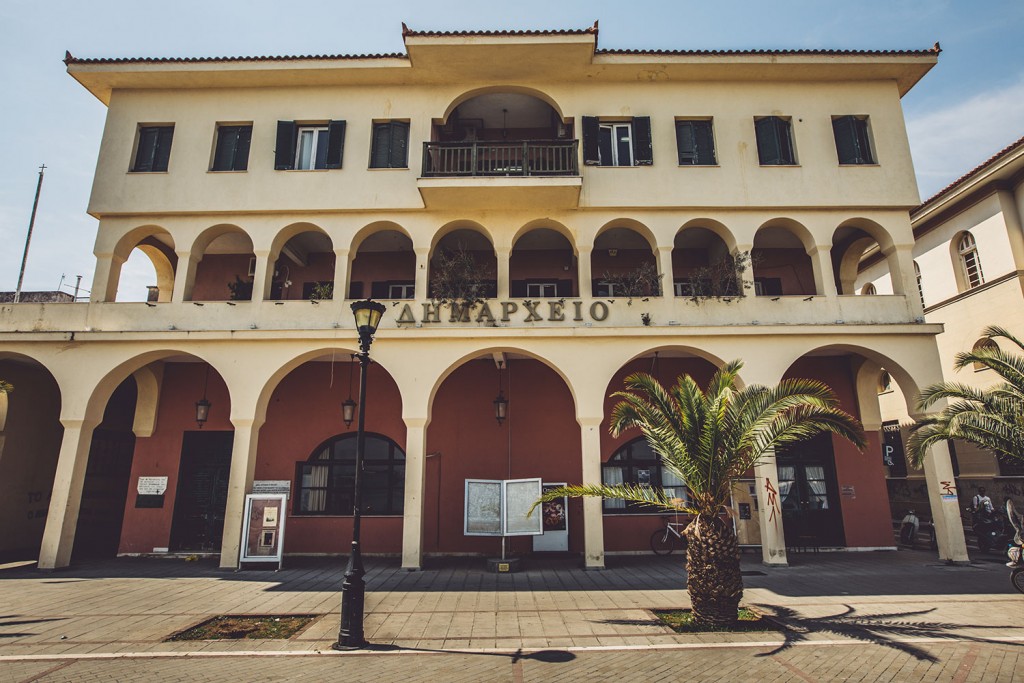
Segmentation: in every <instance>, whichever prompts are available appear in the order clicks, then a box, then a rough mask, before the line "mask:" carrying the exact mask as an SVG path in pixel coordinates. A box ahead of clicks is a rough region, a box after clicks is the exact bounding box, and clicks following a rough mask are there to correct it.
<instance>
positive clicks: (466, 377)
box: [424, 359, 583, 555]
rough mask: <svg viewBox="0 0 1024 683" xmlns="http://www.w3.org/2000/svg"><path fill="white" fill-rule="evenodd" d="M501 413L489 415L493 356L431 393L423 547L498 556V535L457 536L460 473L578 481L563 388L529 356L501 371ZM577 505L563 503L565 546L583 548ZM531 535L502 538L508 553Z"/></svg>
mask: <svg viewBox="0 0 1024 683" xmlns="http://www.w3.org/2000/svg"><path fill="white" fill-rule="evenodd" d="M502 374H503V377H502V381H503V388H504V391H505V396H506V397H507V398H508V401H509V405H508V419H507V420H506V421H505V423H504V424H503V425H499V424H498V423H497V420H495V418H494V405H493V403H492V402H493V401H494V398H495V397H496V396H497V394H498V371H497V368H496V366H495V364H494V361H493V360H490V359H487V360H473V361H469V362H467V363H465V364H464V365H462V366H461V367H459V368H458V369H457V370H455V371H454V372H453V373H452V374H451V375H450V376H449V377H448V378H447V379H446V380H445V381H444V383H443V384H442V385H441V387H440V388H439V389H438V391H437V395H436V397H435V399H434V406H433V411H432V421H431V423H430V426H429V428H428V430H427V453H429V454H432V453H437V454H438V455H435V456H433V457H430V458H428V460H427V463H428V464H427V472H426V492H425V496H424V501H425V506H424V517H425V519H424V522H425V524H424V550H425V552H428V553H429V552H445V553H481V554H487V555H497V554H498V553H499V552H500V549H501V541H500V539H498V538H492V537H479V536H464V535H463V507H464V499H465V480H466V479H510V478H511V479H518V478H527V477H541V478H542V479H543V480H544V481H550V482H567V483H579V482H580V480H581V479H582V465H581V450H580V429H579V425H578V423H577V422H576V410H575V406H574V404H573V400H572V395H571V394H570V393H569V389H568V387H566V385H565V382H563V381H562V379H561V377H559V376H558V375H557V374H556V373H555V372H554V371H553V370H551V369H550V368H548V367H547V366H546V365H544V364H543V363H541V362H539V361H535V360H525V359H513V360H511V361H510V363H509V366H508V370H507V371H505V372H503V373H502ZM582 511H583V505H582V503H581V502H580V501H579V500H570V502H569V549H570V551H573V552H582V550H583V529H582V524H583V518H582V515H583V512H582ZM532 544H533V541H532V538H531V537H528V536H526V537H516V538H510V539H508V548H509V549H510V550H511V551H512V552H528V551H530V550H531V549H532V547H533V545H532Z"/></svg>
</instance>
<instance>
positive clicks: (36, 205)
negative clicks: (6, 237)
mask: <svg viewBox="0 0 1024 683" xmlns="http://www.w3.org/2000/svg"><path fill="white" fill-rule="evenodd" d="M45 170H46V164H43V165H42V166H40V167H39V182H37V183H36V198H35V200H34V201H33V202H32V218H30V219H29V221H28V235H26V236H25V253H24V254H22V255H21V271H20V272H19V273H18V287H17V289H15V290H14V303H18V301H20V300H21V283H22V281H23V280H24V279H25V262H26V261H28V245H29V243H30V242H31V241H32V228H33V226H35V224H36V209H37V208H39V191H40V190H42V189H43V171H45Z"/></svg>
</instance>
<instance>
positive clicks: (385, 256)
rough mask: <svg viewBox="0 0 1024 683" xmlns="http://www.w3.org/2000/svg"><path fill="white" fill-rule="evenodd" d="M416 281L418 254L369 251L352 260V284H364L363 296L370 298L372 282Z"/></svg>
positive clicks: (350, 277) (357, 255)
mask: <svg viewBox="0 0 1024 683" xmlns="http://www.w3.org/2000/svg"><path fill="white" fill-rule="evenodd" d="M415 279H416V254H414V253H413V252H411V251H367V252H360V253H358V254H356V257H355V258H354V259H353V260H352V274H351V275H350V276H349V280H350V281H351V282H362V283H363V296H370V283H371V282H386V281H388V280H407V281H409V282H412V281H414V280H415Z"/></svg>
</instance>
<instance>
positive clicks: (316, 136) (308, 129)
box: [295, 126, 330, 171]
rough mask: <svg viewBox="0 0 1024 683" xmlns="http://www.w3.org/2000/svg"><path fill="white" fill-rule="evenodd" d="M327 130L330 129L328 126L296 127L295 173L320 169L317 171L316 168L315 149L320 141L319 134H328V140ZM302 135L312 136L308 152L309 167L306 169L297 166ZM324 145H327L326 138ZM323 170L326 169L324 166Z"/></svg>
mask: <svg viewBox="0 0 1024 683" xmlns="http://www.w3.org/2000/svg"><path fill="white" fill-rule="evenodd" d="M329 130H330V129H329V127H328V126H298V127H297V129H296V131H295V170H296V171H318V170H321V169H318V168H317V167H316V153H317V147H318V142H319V140H320V133H328V136H327V137H328V138H329V137H330V133H329ZM303 133H312V134H313V145H312V146H311V147H310V150H309V163H310V165H309V167H308V168H306V167H303V166H300V165H299V158H300V156H301V154H302V135H303ZM324 144H329V143H328V139H327V138H325V139H324ZM324 168H326V166H325V167H324Z"/></svg>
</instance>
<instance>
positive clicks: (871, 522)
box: [785, 356, 892, 547]
mask: <svg viewBox="0 0 1024 683" xmlns="http://www.w3.org/2000/svg"><path fill="white" fill-rule="evenodd" d="M785 376H786V377H809V378H814V379H818V380H821V381H822V382H824V383H825V384H827V385H829V386H830V387H832V390H833V391H834V392H835V394H836V396H837V397H838V398H839V402H840V405H841V406H842V408H843V410H845V411H846V412H848V413H850V414H851V415H854V416H856V417H859V416H860V413H859V410H858V406H857V399H856V385H855V383H854V376H853V368H852V366H851V358H850V357H837V356H815V357H805V358H801V359H800V360H798V361H797V362H796V363H794V364H793V366H792V367H790V369H789V371H788V372H787V373H786V375H785ZM868 439H869V441H870V444H869V446H868V449H867V450H866V451H865V452H864V453H860V452H859V451H858V450H857V448H856V447H855V446H853V444H851V443H850V442H848V441H846V440H845V439H840V438H839V437H835V436H834V437H832V449H833V452H834V453H835V465H836V480H837V483H838V485H839V489H840V491H841V490H842V487H843V486H853V487H854V494H855V497H853V498H851V497H849V496H843V495H840V496H839V507H840V510H841V511H842V513H843V529H844V531H845V533H846V545H847V546H849V547H858V546H860V547H878V546H891V545H892V519H891V518H890V513H889V493H888V490H887V488H886V483H885V470H884V468H883V466H882V446H881V442H880V441H879V438H878V432H872V433H870V434H869V435H868Z"/></svg>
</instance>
